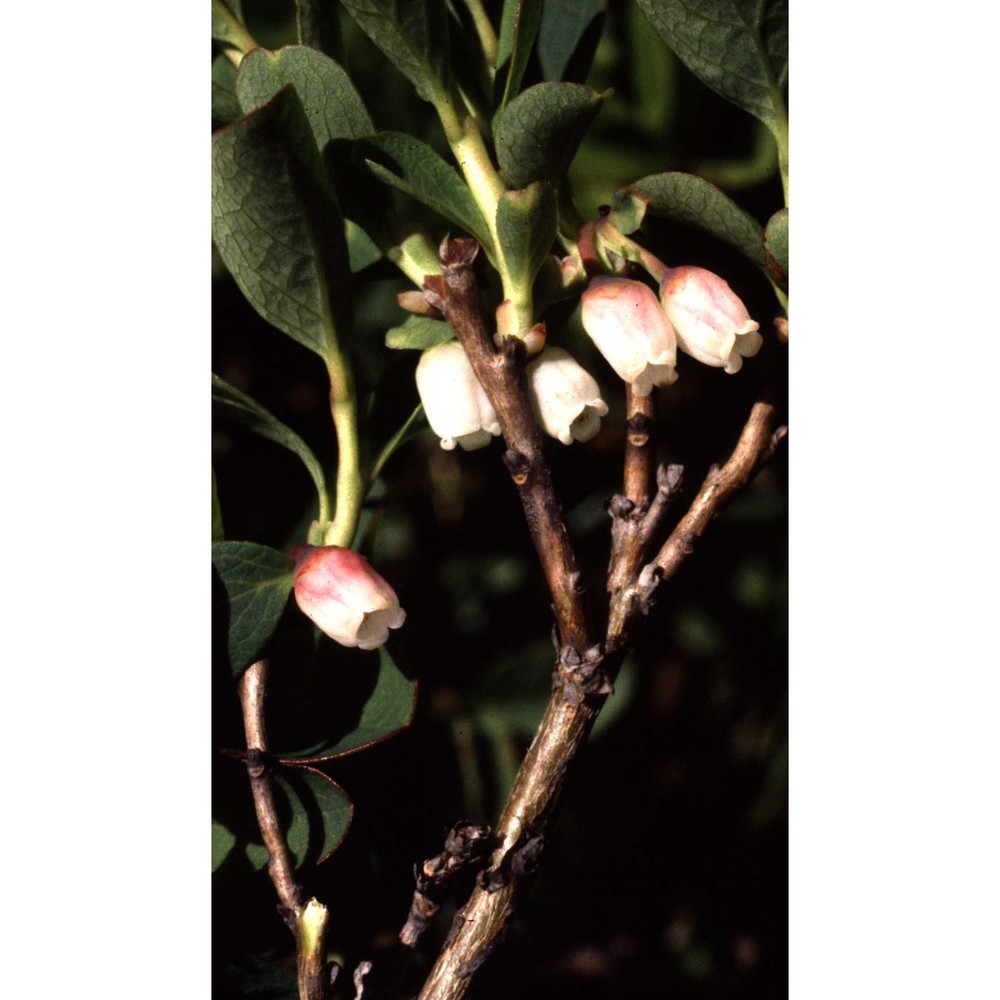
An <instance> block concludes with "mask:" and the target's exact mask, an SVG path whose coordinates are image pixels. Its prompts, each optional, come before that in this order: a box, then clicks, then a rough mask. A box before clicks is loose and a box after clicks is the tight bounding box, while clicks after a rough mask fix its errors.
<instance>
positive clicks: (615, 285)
mask: <svg viewBox="0 0 1000 1000" xmlns="http://www.w3.org/2000/svg"><path fill="white" fill-rule="evenodd" d="M581 301H582V310H581V318H582V321H583V328H584V330H586V331H587V334H588V335H589V337H590V339H591V340H593V342H594V343H595V344H596V345H597V349H598V350H599V351H600V352H601V354H603V355H604V357H605V359H606V360H607V362H608V364H610V365H611V367H612V368H614V370H615V371H616V372H617V373H618V374H619V375H620V376H621V377H622V378H623V379H624V380H625V381H626V382H631V383H632V389H633V391H634V392H635V393H636V395H638V396H648V395H649V394H650V392H651V391H652V389H653V386H654V385H670V383H671V382H674V381H675V380H676V379H677V370H676V365H677V338H676V337H675V335H674V330H673V327H672V326H671V325H670V320H668V319H667V315H666V313H665V312H664V311H663V308H662V307H661V306H660V303H659V300H658V299H657V298H656V293H655V292H654V291H653V290H652V289H651V288H650V287H649V286H648V285H644V284H643V283H642V282H641V281H632V280H631V279H630V278H594V279H593V280H592V281H591V282H590V284H589V285H588V286H587V290H586V291H585V292H584V293H583V297H582V300H581Z"/></svg>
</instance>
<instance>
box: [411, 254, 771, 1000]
mask: <svg viewBox="0 0 1000 1000" xmlns="http://www.w3.org/2000/svg"><path fill="white" fill-rule="evenodd" d="M477 249H478V247H477V246H476V244H475V242H474V241H472V240H468V239H459V240H446V241H445V242H444V244H442V249H441V260H442V264H443V265H444V282H443V285H444V287H443V289H439V288H434V289H431V290H430V291H432V292H434V293H435V294H434V298H435V304H436V305H440V306H443V307H444V308H443V311H444V312H445V313H446V316H447V319H448V321H449V323H450V324H451V326H452V328H453V329H454V331H455V334H456V336H457V337H458V339H459V341H460V342H461V344H462V346H463V347H464V348H465V351H466V353H467V355H468V356H469V360H470V361H471V363H472V367H473V370H474V371H475V373H476V376H477V378H478V379H479V381H480V383H481V384H482V386H483V388H484V389H485V391H486V394H487V396H488V397H489V399H490V402H491V403H492V404H493V407H494V409H495V410H496V412H497V415H498V418H499V420H500V425H501V429H502V431H503V434H504V440H505V442H506V444H507V452H506V454H505V456H504V461H505V464H506V465H507V468H508V470H509V471H510V472H511V476H512V478H513V480H514V484H515V486H516V487H517V489H518V491H519V493H520V496H521V502H522V504H523V506H524V511H525V516H526V518H527V521H528V528H529V531H530V532H531V537H532V540H533V542H534V545H535V548H536V550H537V552H538V555H539V558H540V560H541V563H542V567H543V569H544V572H545V577H546V580H547V582H548V584H549V589H550V591H551V593H552V598H553V609H554V611H555V613H556V627H557V630H558V634H559V654H558V658H557V663H556V668H555V672H554V683H553V692H552V697H551V698H550V700H549V704H548V707H547V708H546V711H545V715H544V717H543V719H542V721H541V723H540V725H539V727H538V730H537V731H536V733H535V737H534V739H533V741H532V743H531V746H530V747H529V749H528V752H527V755H526V756H525V759H524V761H523V763H522V764H521V767H520V770H519V771H518V774H517V777H516V779H515V782H514V787H513V789H512V790H511V793H510V796H509V797H508V799H507V803H506V805H505V806H504V810H503V814H502V815H501V817H500V820H499V822H498V823H497V827H496V834H495V837H494V849H493V851H492V853H491V854H490V856H489V859H488V861H487V863H486V866H485V867H484V869H483V871H482V872H481V873H480V876H479V879H478V883H477V885H476V887H475V888H474V889H473V891H472V894H471V896H470V897H469V900H468V902H467V903H466V904H465V906H464V907H462V909H461V910H460V911H459V912H458V914H457V915H456V917H455V921H454V923H453V925H452V928H451V933H450V934H449V936H448V939H447V941H446V942H445V945H444V948H443V949H442V951H441V954H440V956H439V957H438V960H437V962H436V964H435V965H434V968H433V969H432V970H431V973H430V975H429V977H428V978H427V980H426V982H425V984H424V987H423V990H422V991H421V993H420V1000H459V998H461V997H463V996H464V995H465V993H466V991H467V989H468V987H469V984H470V983H471V981H472V977H473V976H474V974H475V972H476V970H477V969H479V968H480V966H482V964H483V963H484V962H485V961H486V960H487V959H488V958H489V956H490V955H491V954H492V953H493V951H494V949H495V948H496V946H497V945H498V943H499V942H500V940H501V938H502V936H503V934H504V932H505V930H506V928H507V925H508V923H509V921H510V918H511V916H512V914H513V912H514V907H515V904H516V899H517V895H518V893H519V891H520V890H521V889H522V888H523V886H524V885H525V883H526V881H527V880H528V879H529V878H530V876H531V875H532V873H533V871H534V869H535V867H536V866H537V864H538V860H539V857H540V854H541V851H542V848H543V845H544V841H545V832H546V829H547V826H548V823H549V820H550V819H551V817H552V814H553V812H554V810H555V807H556V805H557V803H558V800H559V797H560V794H561V792H562V789H563V787H564V785H565V782H566V778H567V774H568V772H569V769H570V767H571V765H572V762H573V760H574V758H575V757H576V754H577V752H578V750H579V749H580V747H581V746H582V744H583V743H584V741H585V740H586V738H587V736H588V734H589V732H590V729H591V727H592V725H593V723H594V720H595V718H596V717H597V714H598V712H599V711H600V709H601V706H602V705H603V703H604V701H605V699H606V697H607V694H608V693H609V692H610V690H611V687H610V682H611V681H612V680H613V679H614V676H615V674H616V673H617V671H618V668H619V667H620V665H621V661H622V659H623V658H624V654H625V651H626V648H627V644H628V636H629V634H630V632H631V630H632V628H633V626H634V624H635V623H636V621H637V620H638V619H639V618H640V617H641V616H642V615H644V614H646V613H647V612H648V610H649V606H650V603H651V600H650V599H651V597H652V594H653V591H654V590H655V588H656V586H657V585H658V583H659V582H660V581H661V580H663V579H665V578H666V577H667V576H669V575H672V573H673V572H675V571H676V569H677V567H678V566H679V565H680V563H681V562H682V561H683V559H684V558H685V556H686V555H687V554H689V553H690V551H691V544H690V543H691V541H693V539H694V538H697V537H699V536H700V535H701V534H702V533H703V532H704V530H705V528H706V527H707V525H708V523H709V522H710V521H711V519H712V518H713V517H714V516H715V514H717V513H718V512H719V510H720V509H721V508H722V506H723V504H725V503H726V502H727V501H728V500H729V499H730V498H731V497H732V496H733V495H734V494H735V493H736V492H737V491H738V490H739V489H741V488H742V487H743V486H744V485H746V483H747V482H748V481H749V479H750V477H751V476H752V475H753V473H754V472H755V471H756V469H757V468H758V467H759V466H760V464H761V463H762V462H763V461H764V460H765V459H766V458H767V457H768V456H769V455H770V453H771V452H772V451H773V449H774V447H775V445H776V444H777V442H778V440H780V437H781V436H782V435H783V431H779V432H775V431H774V430H773V425H774V418H775V411H774V407H773V406H772V405H771V404H770V403H767V402H760V403H757V404H756V405H755V406H754V408H753V410H752V412H751V414H750V418H749V420H748V421H747V425H746V427H745V428H744V430H743V433H742V435H741V437H740V440H739V443H738V444H737V446H736V449H735V450H734V452H733V454H732V456H731V457H730V459H729V461H728V462H727V463H726V465H725V466H724V467H723V468H722V469H721V470H719V471H718V472H715V473H713V474H712V475H710V476H709V478H708V480H706V483H705V485H704V486H703V487H702V489H701V490H700V491H699V493H698V496H697V497H696V498H695V501H694V503H693V504H692V506H691V509H690V510H689V511H688V513H687V514H686V515H685V516H684V517H683V518H682V519H681V522H680V524H679V525H678V528H677V529H675V531H674V532H673V533H672V534H671V536H670V538H669V539H668V541H667V542H666V543H665V544H664V546H663V548H662V549H661V550H660V552H659V554H658V555H657V556H656V559H655V560H654V561H653V562H651V563H649V564H647V565H646V566H645V567H643V568H642V569H641V570H640V566H642V563H643V561H644V559H645V558H646V557H647V556H646V549H647V548H648V545H649V543H650V541H651V539H652V537H653V534H654V532H655V529H656V526H657V524H658V523H659V522H660V520H661V519H662V516H663V513H664V511H665V510H666V506H667V504H668V503H669V502H670V501H671V500H672V499H674V498H675V497H676V495H677V493H678V492H679V489H680V477H681V469H680V467H679V466H670V467H668V468H662V469H658V470H656V482H657V490H656V493H655V494H653V495H652V496H650V495H649V494H650V487H651V479H652V475H653V459H652V456H653V449H652V445H651V443H650V441H649V434H648V431H649V430H650V429H651V427H652V409H651V407H652V401H651V400H648V399H647V400H641V398H640V397H635V396H633V395H632V394H631V393H630V394H629V398H628V409H629V425H630V426H629V433H630V439H629V442H628V444H627V447H626V464H625V475H624V483H623V491H624V492H623V494H621V495H620V496H619V497H616V498H614V499H613V501H612V507H611V513H612V517H613V519H615V524H614V525H613V551H612V562H611V567H610V570H609V582H610V583H611V599H612V608H611V613H610V615H609V620H608V626H607V628H606V630H605V632H604V639H603V642H599V641H597V640H596V634H597V633H596V631H595V630H594V628H593V625H592V623H590V622H589V621H588V618H587V613H586V609H585V608H584V605H583V602H582V600H581V594H580V588H579V585H578V581H579V574H578V573H577V570H576V559H575V556H574V554H573V550H572V547H571V546H570V542H569V535H568V532H567V530H566V525H565V521H564V519H563V516H562V511H561V508H560V506H559V503H558V500H557V498H556V496H555V492H554V490H553V487H552V482H551V475H550V472H549V468H548V463H547V461H546V459H545V454H544V450H543V446H542V439H541V433H540V431H539V429H538V426H537V425H536V424H535V421H534V420H533V418H532V416H531V409H530V407H529V405H528V400H527V392H526V387H525V383H524V375H523V365H524V348H523V345H522V344H521V343H520V342H519V341H512V340H508V341H507V342H505V343H504V344H502V345H501V347H500V349H499V350H497V349H496V348H495V347H494V345H493V340H492V337H491V335H490V333H489V331H488V329H487V327H486V324H485V321H484V319H483V315H482V308H481V306H480V302H479V291H478V287H477V283H476V279H475V275H474V273H473V270H472V264H473V261H474V259H475V256H476V251H477ZM441 291H444V292H445V293H446V294H445V295H441V294H440V292H441ZM616 503H617V512H616V509H615V507H616Z"/></svg>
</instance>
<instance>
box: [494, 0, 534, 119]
mask: <svg viewBox="0 0 1000 1000" xmlns="http://www.w3.org/2000/svg"><path fill="white" fill-rule="evenodd" d="M542 7H543V0H505V3H504V5H503V14H502V15H501V18H500V37H499V39H498V40H497V64H496V68H497V70H498V71H499V70H500V69H501V68H502V67H503V66H504V65H506V66H507V81H506V83H505V84H504V88H503V99H502V100H501V102H500V107H501V108H505V107H507V105H508V104H509V103H510V100H511V98H513V97H514V96H515V95H516V94H517V92H518V91H519V90H520V89H521V80H522V79H524V71H525V70H526V69H527V68H528V60H529V59H530V58H531V48H532V46H533V45H534V44H535V38H536V37H537V35H538V26H539V24H541V20H542Z"/></svg>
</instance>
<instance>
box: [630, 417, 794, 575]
mask: <svg viewBox="0 0 1000 1000" xmlns="http://www.w3.org/2000/svg"><path fill="white" fill-rule="evenodd" d="M775 416H776V408H775V405H774V403H772V402H771V401H770V400H769V399H762V400H759V401H758V402H756V403H754V405H753V409H752V410H751V411H750V416H749V417H748V419H747V422H746V424H745V426H744V427H743V432H742V434H740V439H739V441H738V442H737V444H736V447H735V448H734V449H733V453H732V455H730V456H729V460H728V461H727V462H726V464H725V465H724V466H723V467H722V468H721V469H717V470H713V471H711V472H710V473H709V474H708V476H707V477H706V478H705V481H704V483H702V486H701V489H700V490H699V491H698V495H697V496H696V497H695V498H694V500H693V501H692V503H691V506H690V508H689V509H688V512H687V513H686V514H685V515H684V516H683V517H682V518H681V519H680V521H679V522H678V524H677V527H675V528H674V530H673V531H672V532H671V533H670V537H669V538H668V539H667V540H666V542H664V543H663V547H662V548H661V549H660V551H659V552H658V553H657V555H656V558H655V559H654V560H653V561H652V562H651V563H650V564H649V565H648V566H646V567H644V569H643V579H642V581H641V583H640V586H641V589H642V590H643V591H644V592H645V594H647V595H649V594H651V593H652V590H653V589H654V588H655V586H656V584H657V583H659V582H661V581H662V580H666V579H667V578H668V577H671V576H673V575H674V573H676V572H677V569H678V568H679V567H680V565H681V563H682V562H683V561H684V560H685V559H686V558H687V557H688V556H689V555H690V554H691V552H692V550H693V546H694V543H695V542H696V541H697V540H698V539H699V538H701V536H702V535H703V534H704V533H705V530H706V529H707V528H708V526H709V524H710V523H711V521H712V519H713V518H714V517H715V516H716V515H717V514H718V513H719V511H721V510H722V508H723V507H724V506H725V505H726V504H727V503H728V502H729V501H730V500H731V499H732V498H733V497H734V496H735V495H736V494H737V493H738V492H739V491H740V490H742V489H743V487H744V486H746V484H747V483H748V482H749V481H750V479H751V478H752V477H753V475H754V473H756V472H757V470H758V469H759V468H760V467H761V465H763V464H764V462H766V461H767V460H768V459H769V458H770V457H771V455H772V454H774V449H775V448H776V447H777V446H778V444H779V443H780V442H781V441H782V440H784V438H785V436H786V435H787V433H788V428H787V427H785V426H784V425H782V426H781V427H778V428H777V429H775V426H774V425H775ZM653 577H656V580H655V582H654V581H653Z"/></svg>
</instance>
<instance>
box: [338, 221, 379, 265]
mask: <svg viewBox="0 0 1000 1000" xmlns="http://www.w3.org/2000/svg"><path fill="white" fill-rule="evenodd" d="M344 235H345V236H346V237H347V254H348V256H349V258H350V261H351V274H357V273H358V271H363V270H364V269H365V268H366V267H368V266H370V265H371V264H374V263H375V261H377V260H381V259H382V251H381V250H380V249H379V247H378V245H377V244H376V243H375V242H374V241H373V240H372V238H371V237H370V236H369V235H368V234H367V233H366V232H365V231H364V230H363V229H362V228H361V227H360V226H359V225H358V224H357V223H356V222H351V220H350V219H345V220H344Z"/></svg>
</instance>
